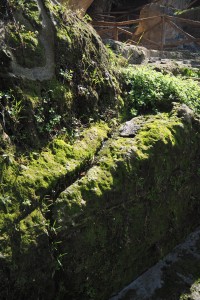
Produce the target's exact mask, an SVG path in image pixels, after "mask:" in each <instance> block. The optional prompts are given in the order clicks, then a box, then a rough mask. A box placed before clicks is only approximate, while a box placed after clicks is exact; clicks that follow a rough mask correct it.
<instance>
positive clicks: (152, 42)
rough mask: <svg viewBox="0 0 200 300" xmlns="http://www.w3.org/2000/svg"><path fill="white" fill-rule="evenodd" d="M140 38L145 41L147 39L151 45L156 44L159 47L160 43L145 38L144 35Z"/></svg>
mask: <svg viewBox="0 0 200 300" xmlns="http://www.w3.org/2000/svg"><path fill="white" fill-rule="evenodd" d="M142 40H145V41H147V42H148V43H151V44H153V45H155V46H158V47H159V48H160V44H159V43H156V42H154V41H152V40H149V39H147V38H145V37H142Z"/></svg>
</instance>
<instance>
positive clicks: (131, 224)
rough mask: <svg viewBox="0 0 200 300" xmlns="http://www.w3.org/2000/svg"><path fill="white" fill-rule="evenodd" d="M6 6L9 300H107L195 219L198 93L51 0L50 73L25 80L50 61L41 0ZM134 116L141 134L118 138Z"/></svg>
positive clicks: (4, 228)
mask: <svg viewBox="0 0 200 300" xmlns="http://www.w3.org/2000/svg"><path fill="white" fill-rule="evenodd" d="M8 2H9V5H10V8H11V10H10V11H9V16H8V17H7V20H6V34H5V39H4V41H3V46H2V48H1V49H0V55H1V57H3V58H4V59H3V60H2V68H3V72H2V73H4V74H2V73H1V72H0V79H2V80H1V81H0V232H1V237H0V267H1V268H0V282H1V286H2V287H3V288H2V290H1V291H0V298H2V299H6V298H8V297H9V299H30V300H35V299H40V298H41V299H44V300H46V299H48V300H49V299H51V298H52V297H53V299H59V300H60V299H66V297H68V298H70V299H83V300H84V299H85V300H93V299H95V300H98V299H101V300H102V299H108V297H109V296H110V295H111V294H112V293H113V292H116V291H117V290H118V289H119V288H121V287H122V286H123V285H124V284H126V283H128V282H129V281H130V280H132V279H133V277H134V276H137V275H138V274H139V273H141V272H142V271H144V270H145V269H146V268H147V267H149V266H150V265H151V264H152V263H154V262H156V261H157V259H158V257H162V256H163V255H164V254H165V253H167V252H168V251H169V250H170V249H171V248H172V247H173V246H174V245H176V244H177V242H178V241H180V240H181V238H183V237H184V236H185V234H187V233H188V232H189V231H190V230H192V229H193V228H194V227H195V226H196V225H197V223H198V219H199V218H198V199H199V193H200V190H199V184H198V182H199V165H200V162H199V154H198V151H199V146H200V136H199V126H200V125H199V121H198V114H199V112H200V111H199V99H200V88H199V86H198V84H196V83H195V82H193V81H192V80H190V81H189V80H183V79H181V78H178V77H175V76H173V77H172V76H169V75H164V74H162V73H159V72H156V71H154V70H152V69H149V68H144V67H141V68H136V67H134V68H133V67H132V68H131V67H127V60H125V59H123V58H122V57H121V56H118V58H117V59H116V57H115V56H114V54H113V53H112V52H111V50H110V49H107V48H106V47H105V46H104V45H103V44H102V42H101V40H100V38H99V37H98V35H97V34H96V33H95V31H94V30H93V29H92V28H91V26H90V25H88V24H87V22H86V21H87V20H81V19H80V18H78V17H77V16H76V15H75V14H73V13H71V12H69V11H67V12H66V11H65V10H64V8H63V7H62V6H61V5H54V4H53V2H52V1H49V0H45V1H43V4H44V8H45V11H46V14H47V19H48V20H49V22H50V24H51V26H52V28H53V30H52V35H53V38H52V39H50V40H49V39H48V38H47V39H45V43H47V44H48V43H49V41H50V43H49V44H48V45H50V46H52V49H53V50H52V51H53V54H55V55H53V58H52V61H51V63H52V66H53V67H52V74H50V75H51V76H50V75H49V73H51V72H49V71H48V72H49V73H48V74H47V75H49V77H48V76H47V77H45V78H42V76H38V77H37V80H35V79H34V77H33V78H32V77H31V78H32V79H28V77H27V76H26V75H27V74H29V72H32V73H34V74H36V73H37V72H38V67H39V68H41V69H42V70H43V72H44V68H45V67H46V54H47V53H46V52H45V51H46V50H45V49H46V48H47V47H45V45H46V44H45V43H44V40H43V39H41V33H42V14H41V12H40V10H39V8H38V5H37V1H33V0H31V1H27V0H20V1H17V0H10V1H8ZM51 26H50V27H51ZM49 32H50V31H49ZM43 38H45V37H44V36H43ZM50 54H51V53H50ZM50 56H51V55H50ZM13 57H14V58H15V59H14V61H15V60H16V62H15V63H16V64H18V65H17V67H16V68H18V69H17V70H19V69H20V68H22V69H23V72H22V75H20V74H18V75H17V76H16V75H15V72H14V71H15V70H12V65H10V62H11V61H12V62H13ZM54 66H55V68H54ZM47 67H48V66H47ZM124 67H127V69H125V68H124ZM41 69H39V72H41ZM4 70H5V71H4ZM45 70H46V69H45ZM48 70H49V69H48ZM41 73H42V72H41ZM44 73H45V72H44ZM195 74H196V73H195ZM31 75H33V74H31ZM37 75H38V73H37ZM39 75H41V74H39ZM183 75H185V76H193V73H190V70H185V71H183ZM38 78H39V79H38ZM120 89H121V90H120ZM174 102H176V105H175V104H174ZM181 104H186V105H187V106H188V107H189V108H191V109H192V110H193V112H191V111H190V110H189V111H188V108H187V107H186V106H181ZM135 116H139V117H136V118H135V119H134V126H136V127H137V126H138V128H139V129H138V131H137V132H136V133H134V134H130V136H127V137H123V136H121V134H120V132H121V131H120V129H119V125H120V123H121V122H122V120H123V121H127V120H130V118H132V117H135ZM130 253H131V257H130ZM121 274H123V278H122V275H121ZM102 287H103V288H102Z"/></svg>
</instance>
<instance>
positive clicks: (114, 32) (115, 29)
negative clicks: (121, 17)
mask: <svg viewBox="0 0 200 300" xmlns="http://www.w3.org/2000/svg"><path fill="white" fill-rule="evenodd" d="M118 32H119V31H118V27H114V28H113V38H114V40H115V41H118V40H119V36H118Z"/></svg>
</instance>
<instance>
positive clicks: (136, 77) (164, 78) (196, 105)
mask: <svg viewBox="0 0 200 300" xmlns="http://www.w3.org/2000/svg"><path fill="white" fill-rule="evenodd" d="M122 77H123V80H124V81H125V84H126V86H125V92H124V98H125V99H126V101H125V106H126V113H127V114H128V116H129V117H134V116H136V115H138V114H141V113H145V112H149V111H150V112H157V111H165V110H169V109H170V108H171V103H172V102H180V103H185V104H186V105H188V106H189V107H190V108H191V109H193V110H194V111H196V112H197V113H200V102H199V100H200V87H199V85H198V83H196V82H194V81H193V80H186V79H185V80H184V79H181V78H177V77H175V76H172V75H169V74H167V75H164V74H162V73H161V72H157V71H155V70H153V69H151V68H148V67H138V68H132V67H130V68H128V69H126V70H123V72H122Z"/></svg>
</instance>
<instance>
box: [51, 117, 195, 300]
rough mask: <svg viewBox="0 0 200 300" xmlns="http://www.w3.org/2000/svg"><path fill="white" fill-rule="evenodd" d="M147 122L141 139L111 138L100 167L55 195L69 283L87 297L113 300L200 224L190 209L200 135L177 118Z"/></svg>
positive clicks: (62, 250) (55, 211)
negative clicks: (58, 194)
mask: <svg viewBox="0 0 200 300" xmlns="http://www.w3.org/2000/svg"><path fill="white" fill-rule="evenodd" d="M144 119H145V122H144V125H143V126H142V127H141V129H140V130H139V132H138V134H137V135H136V137H135V138H124V137H123V138H122V137H118V136H115V138H113V139H110V140H109V141H107V142H106V144H105V145H104V147H103V149H102V150H101V151H100V153H99V155H98V160H97V164H96V165H95V166H93V167H92V168H91V169H90V170H89V171H88V172H87V173H86V174H85V175H84V176H83V177H82V178H81V179H79V180H78V181H76V182H75V183H73V184H72V185H71V186H69V187H68V188H67V189H66V190H65V191H64V192H63V193H61V195H60V196H59V197H58V199H57V200H56V205H55V208H54V219H55V222H56V223H57V225H58V226H60V230H59V231H60V234H58V236H59V237H58V239H61V240H62V242H63V243H62V245H61V247H60V251H61V252H64V253H67V255H66V256H65V257H63V260H62V263H63V265H67V266H68V269H65V275H64V277H65V279H64V277H63V279H62V280H63V284H64V285H65V284H67V281H68V283H69V282H70V287H71V289H72V290H73V291H74V294H75V295H76V297H81V299H88V298H89V299H107V298H108V297H109V296H110V295H111V293H112V292H113V291H117V289H119V288H121V287H122V286H123V285H124V284H127V283H128V282H129V281H130V280H132V279H133V277H134V276H137V275H138V274H139V273H141V272H142V271H143V270H145V269H146V268H148V267H149V266H150V265H151V264H153V263H154V262H156V261H157V260H158V257H162V256H163V255H165V254H166V253H167V252H168V251H169V250H170V249H171V248H172V247H173V246H174V245H175V244H176V243H177V241H178V240H180V239H181V238H182V237H183V236H184V235H185V234H187V233H188V232H189V230H191V229H192V228H194V226H195V224H197V223H196V222H197V219H193V221H192V222H191V219H190V217H189V216H188V212H189V211H190V213H189V214H193V213H194V211H196V205H197V197H198V196H197V195H198V193H199V189H198V188H197V187H196V185H197V182H198V178H197V177H195V179H194V176H193V174H194V172H195V171H194V169H195V168H196V167H195V165H192V166H191V161H194V160H195V157H196V153H197V151H198V150H197V148H196V147H193V148H192V151H191V146H192V145H194V144H195V145H198V144H199V137H198V136H196V135H193V134H192V132H193V130H192V129H191V127H190V125H189V124H187V123H183V122H182V121H181V119H179V118H178V117H177V116H176V115H172V116H169V114H159V115H157V116H149V117H148V118H144ZM191 137H192V138H191ZM185 138H186V139H187V141H188V143H187V144H186V143H185ZM189 149H190V150H189ZM188 151H189V152H188ZM188 153H190V156H189V157H188ZM180 155H182V159H181V160H180V159H179V157H180ZM177 170H181V171H180V172H178V171H177ZM177 172H178V173H177ZM177 178H178V179H177ZM194 193H195V195H194ZM183 224H185V225H184V226H183ZM183 227H184V228H183ZM189 228H190V229H189ZM72 232H73V236H72V235H71V233H72ZM71 249H73V251H71ZM130 253H131V257H130ZM71 262H73V264H72V263H71ZM111 269H112V272H110V270H111ZM68 270H70V272H68ZM106 274H108V276H107V275H106ZM121 274H123V279H122V278H121ZM66 278H67V279H66ZM75 278H76V280H75ZM85 278H88V279H87V281H86V280H85ZM97 282H98V284H97ZM99 285H101V286H104V291H102V289H99ZM80 287H81V288H80ZM91 291H92V293H91ZM66 293H68V292H66Z"/></svg>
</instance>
